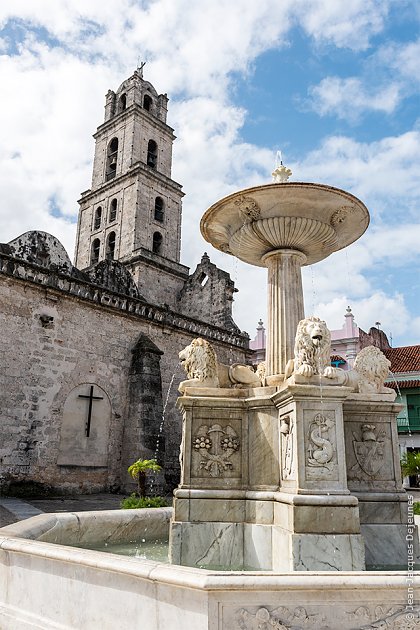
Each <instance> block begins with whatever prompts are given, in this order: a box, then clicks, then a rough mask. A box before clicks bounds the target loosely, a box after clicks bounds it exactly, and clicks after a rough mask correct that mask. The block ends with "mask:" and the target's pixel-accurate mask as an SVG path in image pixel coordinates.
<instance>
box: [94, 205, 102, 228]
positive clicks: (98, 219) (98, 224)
mask: <svg viewBox="0 0 420 630" xmlns="http://www.w3.org/2000/svg"><path fill="white" fill-rule="evenodd" d="M101 221H102V208H101V206H98V207H97V208H96V210H95V221H94V222H93V229H94V230H99V228H100V227H101Z"/></svg>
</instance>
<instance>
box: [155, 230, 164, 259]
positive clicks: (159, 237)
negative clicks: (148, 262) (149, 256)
mask: <svg viewBox="0 0 420 630" xmlns="http://www.w3.org/2000/svg"><path fill="white" fill-rule="evenodd" d="M162 240H163V237H162V234H161V233H160V232H155V233H154V234H153V252H154V253H155V254H160V253H161V249H162Z"/></svg>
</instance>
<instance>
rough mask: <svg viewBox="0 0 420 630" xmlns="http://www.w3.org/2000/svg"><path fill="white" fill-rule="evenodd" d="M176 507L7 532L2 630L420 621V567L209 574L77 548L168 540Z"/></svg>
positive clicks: (228, 628)
mask: <svg viewBox="0 0 420 630" xmlns="http://www.w3.org/2000/svg"><path fill="white" fill-rule="evenodd" d="M171 513H172V510H171V509H170V508H160V509H153V510H121V511H118V510H116V511H114V510H112V511H103V512H81V513H62V514H42V515H40V516H35V517H33V518H31V519H27V520H25V521H22V522H20V523H17V524H15V525H11V526H9V527H5V528H3V529H1V530H0V627H1V628H2V630H27V629H34V628H37V629H40V628H42V629H43V630H50V629H57V630H58V629H60V630H69V629H72V630H73V629H83V630H97V629H98V628H101V630H102V629H103V630H111V629H112V630H115V628H133V629H134V628H138V627H141V628H142V630H169V629H170V630H178V629H181V628H182V630H188V629H191V630H216V629H217V630H254V629H257V628H262V629H264V630H266V629H267V630H268V629H269V628H276V627H277V628H280V627H281V628H283V627H284V628H293V630H299V629H302V630H303V629H304V628H305V629H306V628H313V629H315V630H317V629H319V630H320V629H321V628H322V629H323V630H328V629H331V630H336V629H337V628H338V627H339V628H340V630H356V629H358V630H362V629H366V628H378V627H386V628H418V627H420V605H419V604H420V601H419V592H418V581H419V580H420V575H419V573H417V574H415V575H414V577H413V579H412V582H411V584H410V579H411V578H410V576H409V574H408V573H407V571H401V572H392V573H387V572H331V573H330V572H322V573H317V572H305V573H299V572H295V573H271V572H247V573H245V572H233V571H232V572H222V571H207V570H201V569H195V568H190V567H184V566H175V565H170V564H164V563H158V562H153V561H151V560H139V559H137V558H128V557H124V556H117V555H114V554H108V553H102V552H99V551H90V550H87V549H80V548H76V547H70V546H67V545H81V544H91V543H95V542H98V541H99V540H102V541H104V540H105V541H108V542H124V541H128V540H131V539H133V537H138V538H140V539H141V538H144V539H146V540H156V539H159V538H165V537H166V536H167V535H168V529H169V519H170V517H171ZM416 581H417V587H416ZM413 587H414V588H413ZM416 588H417V591H416ZM410 589H412V590H410ZM276 624H277V625H276ZM381 624H382V625H381ZM404 624H405V625H404ZM407 624H408V625H407Z"/></svg>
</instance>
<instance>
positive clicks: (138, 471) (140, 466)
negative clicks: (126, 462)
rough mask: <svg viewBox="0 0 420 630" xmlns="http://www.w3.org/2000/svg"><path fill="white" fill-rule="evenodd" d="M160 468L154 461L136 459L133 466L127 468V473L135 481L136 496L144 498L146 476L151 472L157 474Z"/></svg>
mask: <svg viewBox="0 0 420 630" xmlns="http://www.w3.org/2000/svg"><path fill="white" fill-rule="evenodd" d="M159 470H162V466H159V464H158V463H157V461H156V460H155V459H138V460H137V461H136V462H134V464H131V466H129V467H128V473H129V474H130V475H131V476H132V477H133V479H137V484H138V495H139V496H140V497H142V498H144V497H145V496H146V476H147V474H148V473H149V472H150V471H152V472H159Z"/></svg>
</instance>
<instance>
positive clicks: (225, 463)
mask: <svg viewBox="0 0 420 630" xmlns="http://www.w3.org/2000/svg"><path fill="white" fill-rule="evenodd" d="M241 458H242V436H241V425H240V421H239V420H238V419H235V418H229V419H228V420H226V419H223V420H215V419H208V420H204V419H195V420H194V421H193V426H192V432H191V477H192V478H204V479H212V478H213V479H217V478H219V479H221V478H222V479H223V478H238V477H240V476H241V473H242V466H241Z"/></svg>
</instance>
